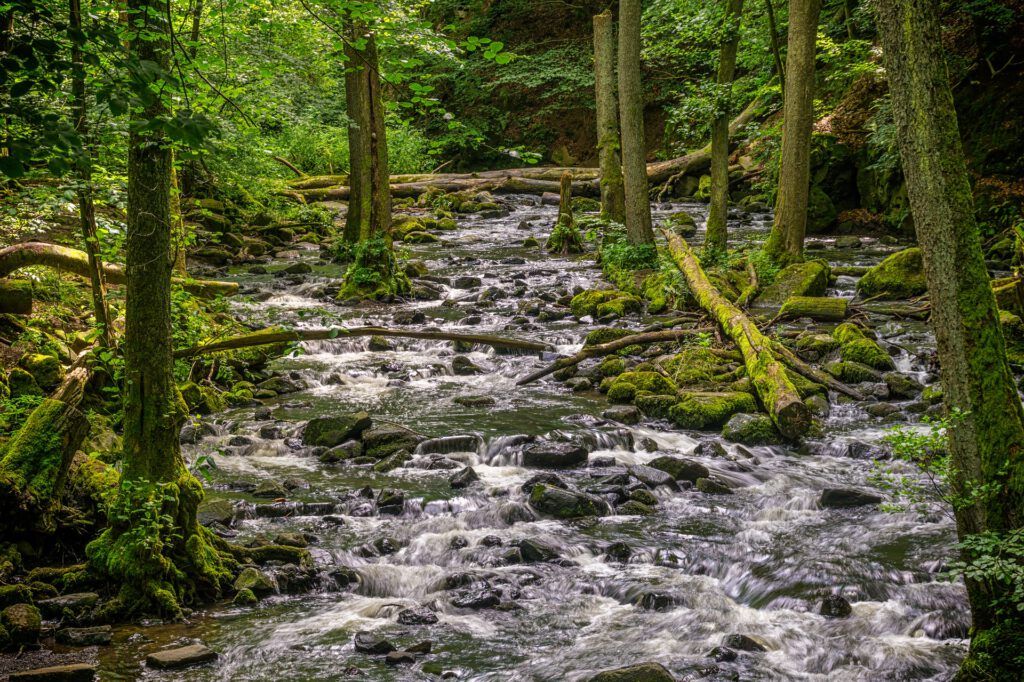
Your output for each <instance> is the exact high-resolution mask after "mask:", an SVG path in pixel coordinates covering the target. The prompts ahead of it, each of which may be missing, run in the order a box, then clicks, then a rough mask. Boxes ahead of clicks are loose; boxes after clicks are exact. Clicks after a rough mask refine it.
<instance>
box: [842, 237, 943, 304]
mask: <svg viewBox="0 0 1024 682" xmlns="http://www.w3.org/2000/svg"><path fill="white" fill-rule="evenodd" d="M857 292H858V293H859V294H860V295H861V296H863V297H865V298H881V299H905V298H913V297H914V296H920V295H922V294H925V293H927V292H928V282H927V281H926V279H925V275H924V260H923V259H922V256H921V249H920V248H918V247H914V248H911V249H906V250H904V251H899V252H897V253H894V254H892V255H891V256H889V257H888V258H886V259H885V260H883V261H882V262H881V263H879V264H878V265H876V266H875V267H873V268H871V269H870V270H868V271H867V273H865V275H864V276H863V277H861V278H860V280H859V281H858V282H857Z"/></svg>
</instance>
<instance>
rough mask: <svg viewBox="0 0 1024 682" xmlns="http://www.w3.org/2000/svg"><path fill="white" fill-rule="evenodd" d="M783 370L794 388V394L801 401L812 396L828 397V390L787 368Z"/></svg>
mask: <svg viewBox="0 0 1024 682" xmlns="http://www.w3.org/2000/svg"><path fill="white" fill-rule="evenodd" d="M783 369H784V370H785V372H786V376H787V377H788V378H789V380H790V382H791V383H792V384H793V386H795V387H796V392H797V393H799V394H800V398H801V399H806V398H810V397H811V396H812V395H821V396H828V389H827V388H825V387H824V386H822V385H821V384H817V383H815V382H813V381H811V380H810V379H808V378H807V377H805V376H803V375H802V374H797V373H796V372H794V371H792V370H791V369H789V368H788V367H784V368H783Z"/></svg>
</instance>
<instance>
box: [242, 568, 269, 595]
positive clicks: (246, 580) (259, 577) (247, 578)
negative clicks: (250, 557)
mask: <svg viewBox="0 0 1024 682" xmlns="http://www.w3.org/2000/svg"><path fill="white" fill-rule="evenodd" d="M234 588H235V590H236V591H238V592H241V591H242V590H251V591H252V593H253V594H255V595H256V596H258V597H265V596H267V595H269V594H273V593H274V592H276V591H277V585H276V584H275V583H274V579H273V578H271V577H270V576H268V575H267V574H266V573H264V572H263V571H261V570H259V569H258V568H255V567H252V566H250V567H248V568H245V569H242V572H241V573H239V574H238V577H237V578H235V583H234Z"/></svg>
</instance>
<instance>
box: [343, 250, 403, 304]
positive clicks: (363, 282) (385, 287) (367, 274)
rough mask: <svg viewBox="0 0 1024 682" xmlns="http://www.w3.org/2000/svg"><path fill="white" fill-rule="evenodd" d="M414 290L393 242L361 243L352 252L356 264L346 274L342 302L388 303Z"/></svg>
mask: <svg viewBox="0 0 1024 682" xmlns="http://www.w3.org/2000/svg"><path fill="white" fill-rule="evenodd" d="M411 290H412V284H411V283H410V282H409V277H408V276H407V275H406V274H405V271H404V269H403V268H401V267H399V263H398V259H397V258H395V252H394V249H392V247H391V240H390V239H388V238H375V239H368V240H366V241H361V242H359V243H358V244H356V245H355V247H354V248H353V249H352V264H351V265H349V267H348V270H346V271H345V275H344V278H343V283H342V287H341V290H340V291H339V292H338V296H337V299H338V300H339V301H349V300H367V299H369V300H386V299H390V298H392V297H394V296H398V295H402V294H407V293H409V292H410V291H411Z"/></svg>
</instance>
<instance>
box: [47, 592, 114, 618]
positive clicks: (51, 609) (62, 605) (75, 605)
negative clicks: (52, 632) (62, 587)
mask: <svg viewBox="0 0 1024 682" xmlns="http://www.w3.org/2000/svg"><path fill="white" fill-rule="evenodd" d="M99 600H100V595H98V594H96V593H95V592H73V593H71V594H63V595H61V596H59V597H51V598H50V599H41V600H39V601H37V602H36V606H38V607H39V610H40V611H42V612H43V615H44V616H46V617H47V618H60V617H62V616H63V615H64V614H65V613H70V614H72V615H76V616H77V615H80V614H82V613H84V612H85V611H87V610H89V609H91V608H92V607H93V606H95V605H96V604H97V602H99Z"/></svg>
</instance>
